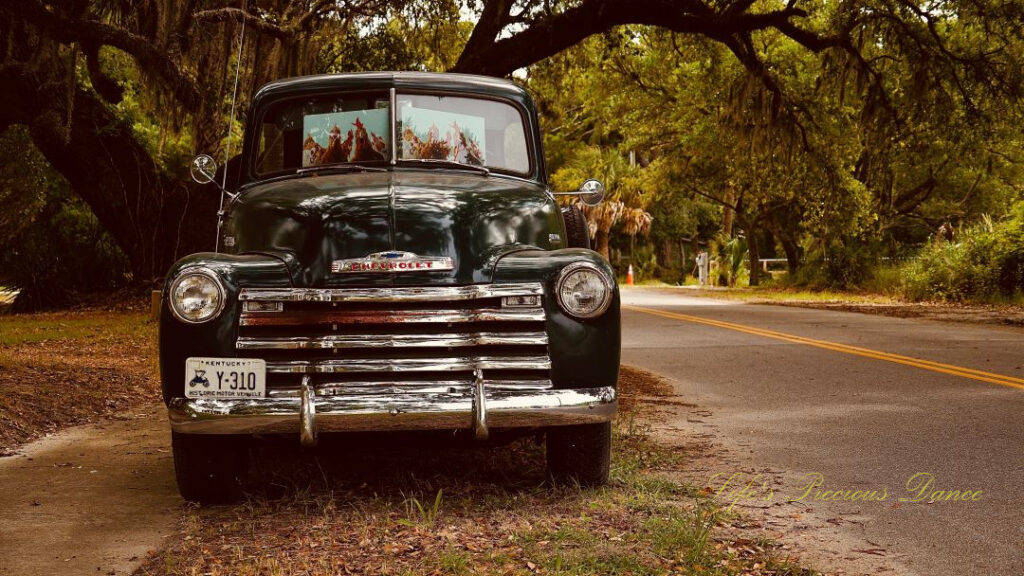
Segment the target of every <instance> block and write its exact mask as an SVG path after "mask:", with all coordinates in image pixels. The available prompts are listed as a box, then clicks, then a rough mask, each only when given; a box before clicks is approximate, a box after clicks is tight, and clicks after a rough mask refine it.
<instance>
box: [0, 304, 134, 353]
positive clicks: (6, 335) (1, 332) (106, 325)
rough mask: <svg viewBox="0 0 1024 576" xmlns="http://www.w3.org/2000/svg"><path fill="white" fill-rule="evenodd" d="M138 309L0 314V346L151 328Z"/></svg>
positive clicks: (104, 336) (102, 337)
mask: <svg viewBox="0 0 1024 576" xmlns="http://www.w3.org/2000/svg"><path fill="white" fill-rule="evenodd" d="M153 326H154V324H153V323H152V322H151V321H150V320H149V317H148V316H147V315H146V314H144V313H141V312H93V311H89V312H63V313H45V314H10V315H0V346H16V345H19V344H27V343H31V342H45V341H48V340H67V341H74V340H89V341H92V340H97V339H100V340H116V339H118V338H122V337H126V336H138V335H140V334H144V333H148V332H150V331H152V330H153Z"/></svg>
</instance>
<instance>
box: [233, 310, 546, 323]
mask: <svg viewBox="0 0 1024 576" xmlns="http://www.w3.org/2000/svg"><path fill="white" fill-rule="evenodd" d="M543 320H544V310H543V309H541V308H510V309H500V308H477V309H473V310H388V311H363V310H333V309H330V310H322V311H298V312H288V311H285V312H279V313H274V314H268V313H257V314H251V313H243V314H242V316H241V318H239V320H238V322H239V325H241V326H298V325H324V324H406V323H417V324H446V323H449V322H460V323H462V322H540V321H543Z"/></svg>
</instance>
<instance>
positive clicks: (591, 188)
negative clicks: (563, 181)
mask: <svg viewBox="0 0 1024 576" xmlns="http://www.w3.org/2000/svg"><path fill="white" fill-rule="evenodd" d="M551 195H552V196H579V198H580V201H582V202H583V203H584V204H586V205H587V206H597V205H598V204H600V203H601V201H602V200H604V184H602V183H601V181H600V180H594V179H593V178H591V179H590V180H587V181H586V182H584V183H583V185H582V186H580V189H579V190H576V191H575V192H552V193H551Z"/></svg>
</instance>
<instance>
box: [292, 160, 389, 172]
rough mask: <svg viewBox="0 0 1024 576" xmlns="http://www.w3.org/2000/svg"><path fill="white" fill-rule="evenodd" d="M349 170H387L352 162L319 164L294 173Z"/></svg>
mask: <svg viewBox="0 0 1024 576" xmlns="http://www.w3.org/2000/svg"><path fill="white" fill-rule="evenodd" d="M349 170H353V171H354V170H361V171H363V172H387V171H388V169H387V168H381V167H380V166H367V165H366V164H356V163H354V162H333V163H331V164H319V165H317V166H306V167H305V168H299V169H298V170H296V171H295V173H296V174H308V173H310V172H325V171H349Z"/></svg>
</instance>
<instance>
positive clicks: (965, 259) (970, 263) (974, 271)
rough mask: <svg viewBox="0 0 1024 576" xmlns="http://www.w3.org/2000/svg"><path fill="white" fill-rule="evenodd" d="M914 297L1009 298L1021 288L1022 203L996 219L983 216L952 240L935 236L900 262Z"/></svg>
mask: <svg viewBox="0 0 1024 576" xmlns="http://www.w3.org/2000/svg"><path fill="white" fill-rule="evenodd" d="M901 275H902V286H901V291H902V293H903V295H904V296H905V297H906V298H909V299H912V300H945V301H955V302H963V301H967V300H973V301H993V300H1003V301H1005V300H1010V299H1014V298H1019V297H1020V296H1021V294H1022V293H1024V202H1018V203H1017V204H1016V205H1015V206H1014V208H1013V209H1012V210H1011V212H1010V214H1009V216H1008V217H1007V218H1006V219H1005V220H1003V221H1001V222H998V223H993V222H992V221H991V220H990V219H988V218H985V219H984V220H983V221H982V222H980V223H978V224H975V225H973V226H970V227H967V228H964V229H962V230H961V231H960V233H959V234H958V237H957V238H956V239H955V241H953V242H947V241H944V240H934V241H932V242H930V243H929V244H927V245H926V246H925V247H924V248H922V249H921V251H920V253H919V254H918V257H917V258H916V259H914V260H912V261H909V262H907V263H906V264H904V265H903V266H902V267H901Z"/></svg>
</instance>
